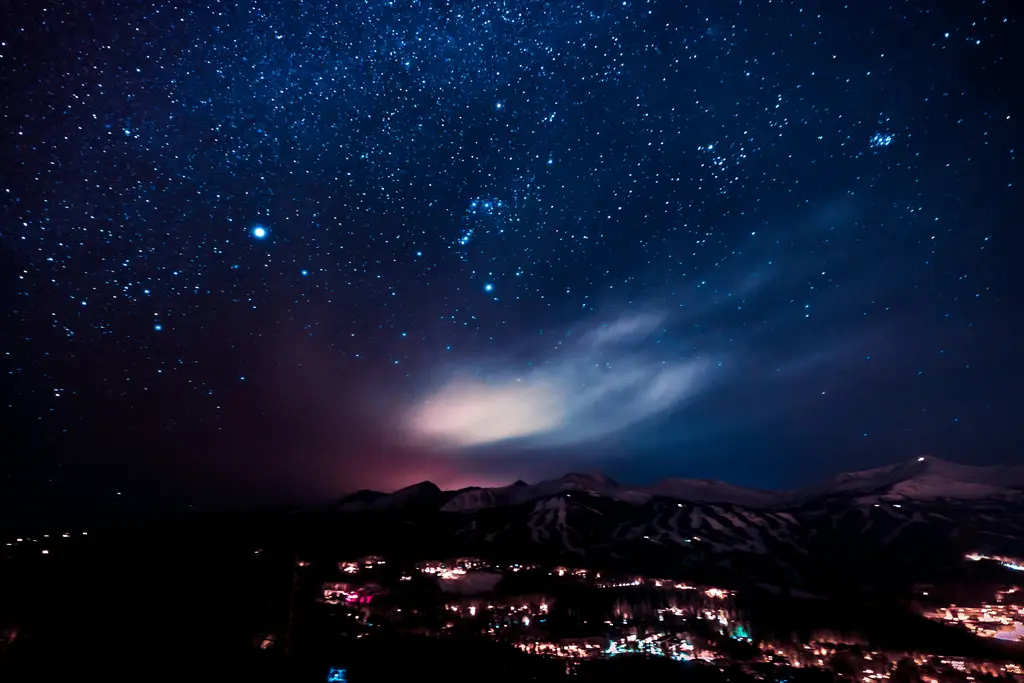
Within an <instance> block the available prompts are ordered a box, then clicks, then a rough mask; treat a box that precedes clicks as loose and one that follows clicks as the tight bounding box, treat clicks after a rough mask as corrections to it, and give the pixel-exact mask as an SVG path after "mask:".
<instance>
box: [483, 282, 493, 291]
mask: <svg viewBox="0 0 1024 683" xmlns="http://www.w3.org/2000/svg"><path fill="white" fill-rule="evenodd" d="M484 291H485V292H493V291H494V285H492V284H491V283H490V282H488V283H487V284H486V285H484Z"/></svg>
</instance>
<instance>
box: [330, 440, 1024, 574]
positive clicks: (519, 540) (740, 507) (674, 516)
mask: <svg viewBox="0 0 1024 683" xmlns="http://www.w3.org/2000/svg"><path fill="white" fill-rule="evenodd" d="M332 507H333V511H334V512H336V513H341V514H342V516H343V517H346V518H355V519H359V520H360V523H359V524H358V525H350V526H353V528H355V527H358V528H359V529H361V530H363V531H364V532H366V535H365V536H364V537H365V538H366V539H368V540H367V542H368V543H369V546H370V547H367V548H366V549H367V550H374V551H390V550H394V549H396V548H399V549H403V548H404V549H408V550H409V552H418V553H420V554H423V553H428V554H429V553H434V554H443V553H466V554H477V555H481V556H494V557H498V556H500V557H505V558H508V559H516V558H519V559H543V560H545V561H558V562H562V563H565V564H569V565H577V566H580V565H589V566H613V567H620V568H636V569H637V570H638V571H639V570H641V569H642V570H644V571H651V572H654V571H659V572H664V573H666V574H667V575H680V574H683V575H686V576H692V577H694V578H698V579H700V578H702V579H704V580H708V581H710V582H712V583H715V582H717V583H723V582H724V583H732V584H737V583H748V584H749V583H751V582H752V583H755V584H758V585H761V586H762V587H769V588H771V587H780V586H786V587H788V588H794V587H800V588H801V590H812V591H816V592H820V593H827V592H831V593H833V594H834V593H835V592H836V591H842V590H857V591H860V590H866V589H867V590H871V589H877V588H878V587H879V586H880V585H883V584H888V585H901V586H904V587H905V586H906V585H909V584H910V583H913V582H916V581H920V580H923V579H929V580H930V579H935V578H939V577H941V576H943V575H945V576H952V575H956V574H959V573H962V572H963V571H964V566H965V562H964V556H965V555H966V554H967V553H973V552H978V553H982V554H988V555H999V556H1009V557H1021V556H1022V555H1024V540H1022V539H1024V467H1020V466H1005V467H975V466H968V465H959V464H955V463H950V462H945V461H942V460H938V459H936V458H932V457H927V456H925V457H915V458H912V459H910V460H907V461H904V462H900V463H897V464H894V465H890V466H886V467H880V468H876V469H871V470H866V471H862V472H854V473H849V474H842V475H839V476H837V477H835V478H833V479H832V480H830V481H827V482H824V483H822V484H819V485H815V486H810V487H806V488H801V489H795V490H788V491H763V490H757V489H750V488H744V487H740V486H734V485H732V484H728V483H725V482H721V481H716V480H704V479H666V480H663V481H660V482H657V483H655V484H652V485H648V486H627V485H622V484H619V483H617V482H615V481H613V480H611V479H609V478H608V477H606V476H604V475H602V474H600V473H586V474H579V473H573V474H568V475H565V476H563V477H559V478H556V479H548V480H545V481H541V482H538V483H536V484H526V483H524V482H516V483H514V484H511V485H509V486H503V487H496V488H467V489H461V490H458V491H442V490H441V489H440V488H438V487H437V486H435V485H434V484H432V483H430V482H423V483H420V484H416V485H414V486H410V487H407V488H404V489H401V490H399V491H395V492H394V493H381V492H373V491H361V492H358V493H355V494H352V495H350V496H346V497H345V498H342V499H341V500H339V501H337V503H335V504H334V505H333V506H332ZM382 544H383V545H389V546H390V547H387V548H385V547H382ZM413 548H415V551H414V550H413ZM968 564H969V563H968Z"/></svg>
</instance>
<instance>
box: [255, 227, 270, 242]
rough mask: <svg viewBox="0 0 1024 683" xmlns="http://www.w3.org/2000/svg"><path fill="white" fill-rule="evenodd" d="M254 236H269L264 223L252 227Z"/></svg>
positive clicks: (259, 237)
mask: <svg viewBox="0 0 1024 683" xmlns="http://www.w3.org/2000/svg"><path fill="white" fill-rule="evenodd" d="M252 236H253V237H255V238H256V239H258V240H261V239H263V238H264V237H266V236H267V229H266V228H264V227H263V226H262V225H257V226H255V227H254V228H253V229H252Z"/></svg>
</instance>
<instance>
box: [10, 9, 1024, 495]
mask: <svg viewBox="0 0 1024 683" xmlns="http://www.w3.org/2000/svg"><path fill="white" fill-rule="evenodd" d="M16 5H17V6H16V7H12V8H11V9H9V10H8V13H7V16H8V18H9V21H7V22H5V24H6V26H5V28H4V29H2V40H0V73H2V75H3V83H4V92H5V93H6V96H5V97H3V98H2V102H0V122H2V123H0V126H2V132H3V139H4V140H5V143H6V144H5V149H6V154H7V158H6V159H5V163H4V170H3V173H2V186H0V193H2V197H3V202H2V204H0V217H2V231H3V232H2V242H0V248H2V254H0V256H2V273H0V274H2V277H3V285H2V297H3V302H4V306H5V309H6V311H5V313H6V315H5V319H6V325H5V327H6V331H5V333H4V335H3V337H2V345H3V347H2V348H0V352H2V357H0V360H2V363H0V371H2V375H3V377H4V385H3V386H4V389H5V396H6V401H5V405H4V408H5V410H6V417H5V418H4V424H5V427H7V428H8V431H9V432H10V433H11V434H12V435H13V436H12V438H11V440H10V443H11V448H12V450H13V451H15V457H14V458H12V459H11V462H12V463H13V464H12V466H11V470H10V471H11V474H10V476H9V480H10V481H24V480H27V479H31V480H32V481H33V482H36V483H40V484H41V485H42V486H44V487H45V486H55V487H57V486H65V487H68V486H73V485H72V484H71V483H69V480H70V479H71V478H72V477H73V476H74V477H78V476H81V475H82V473H83V472H94V471H95V470H96V469H97V467H99V464H102V465H103V466H104V467H107V466H109V467H111V468H112V469H114V470H115V471H118V472H132V473H134V474H131V475H123V476H136V475H137V474H138V473H139V472H142V471H145V472H161V473H166V472H167V471H168V470H174V471H176V472H177V473H178V476H180V477H181V478H183V479H186V480H188V479H197V478H198V479H216V478H217V477H222V478H224V479H225V480H228V481H237V480H238V479H239V477H241V475H239V474H238V473H239V472H240V471H241V470H242V469H246V470H252V469H256V470H261V471H265V472H267V473H270V474H268V475H267V476H268V478H269V479H275V480H279V478H280V476H281V474H282V473H287V474H288V476H290V477H292V478H293V479H295V480H301V479H303V477H305V481H307V482H308V481H309V480H310V479H316V480H317V481H319V482H326V483H327V484H328V485H329V486H330V487H334V488H338V487H344V486H347V485H349V484H350V483H353V482H357V481H358V483H362V484H366V483H374V482H375V481H376V480H377V479H380V478H381V477H383V476H384V475H383V474H381V473H382V472H385V471H390V470H401V471H402V472H403V473H408V475H409V476H414V475H415V476H419V475H420V474H425V475H428V476H429V475H430V473H431V468H432V467H433V468H435V469H437V468H440V469H442V470H443V469H444V467H450V465H447V464H446V465H444V466H443V467H442V465H441V464H439V463H450V462H452V458H455V459H456V461H457V464H456V465H454V468H455V469H456V470H459V471H460V472H464V471H465V469H466V468H467V467H470V466H471V465H468V464H466V460H467V459H468V460H469V461H471V462H474V463H475V462H477V461H478V460H479V458H477V457H476V455H477V451H476V450H474V449H473V448H470V449H469V451H466V449H465V447H466V446H467V445H472V446H479V445H482V444H485V443H490V444H491V445H492V446H493V445H500V442H501V441H503V440H505V439H508V438H513V439H514V440H517V439H526V440H527V441H529V440H530V438H534V437H537V436H538V435H542V434H543V435H547V436H549V437H550V436H551V435H552V434H556V435H558V438H557V439H555V440H554V441H552V440H551V439H547V438H546V439H544V440H543V444H544V446H545V447H546V448H549V449H556V450H555V451H554V452H556V453H563V454H564V457H565V458H570V457H572V456H571V455H569V454H568V453H569V452H570V451H571V448H569V447H568V446H566V444H570V445H571V444H577V445H582V444H585V443H587V442H589V441H590V440H592V439H594V438H599V435H600V438H605V437H607V436H608V434H609V430H611V431H614V433H615V434H618V435H619V436H621V439H620V441H619V442H617V443H614V447H612V446H609V448H610V449H611V450H610V451H609V453H608V454H606V455H607V457H608V458H609V459H610V462H611V463H612V465H611V467H612V469H613V470H614V469H615V467H616V466H625V465H622V463H626V464H628V465H629V466H630V467H632V466H633V465H634V464H635V463H638V462H643V463H645V465H644V466H643V467H646V468H647V470H644V471H646V472H647V473H648V474H650V473H652V472H666V473H673V474H675V473H683V474H685V473H688V472H690V471H691V470H693V469H694V468H696V469H697V470H701V468H703V470H701V471H707V472H709V473H711V474H714V475H715V476H728V475H727V472H725V471H721V470H723V469H724V468H730V467H732V466H734V465H735V464H737V463H741V464H742V463H748V464H749V463H770V466H769V465H764V466H763V468H762V469H761V470H758V471H760V472H761V475H764V476H763V479H764V481H763V482H751V483H763V484H764V485H772V484H777V483H789V482H788V481H785V477H784V476H782V477H780V476H779V475H778V474H777V471H778V469H779V467H780V466H781V468H782V469H783V470H785V469H786V466H787V465H795V464H796V463H798V462H803V460H801V458H803V459H804V460H810V459H814V460H816V461H817V460H820V457H821V455H822V454H823V453H825V452H832V453H837V454H840V455H842V457H846V458H848V459H864V458H867V459H868V460H870V459H871V458H872V457H874V458H876V459H877V458H885V457H904V456H905V455H906V452H905V450H906V449H911V450H913V451H914V452H917V451H923V450H931V451H936V450H941V449H942V448H949V449H960V451H965V450H967V451H970V450H971V449H975V450H976V449H978V448H980V447H981V446H983V445H984V444H988V443H989V442H998V443H1002V442H1001V441H1000V439H1001V438H1003V437H1005V438H1007V439H1009V438H1010V436H1012V435H1008V434H1007V433H1006V424H1007V421H1008V419H1009V417H1008V416H1010V415H1012V414H1015V412H1014V408H1013V405H1015V404H1013V403H1012V401H1013V400H1014V399H1013V395H1014V394H1015V391H1014V389H1013V387H1011V385H1010V381H1009V380H1008V379H1007V376H1008V369H1007V368H1008V367H1013V368H1018V369H1019V361H1016V360H1015V355H1014V352H1013V349H1012V343H1011V341H1009V339H1010V337H1011V336H1012V335H1013V333H1014V329H1013V325H1012V323H1009V322H1008V317H1009V316H1010V312H1011V311H1012V310H1014V308H1015V306H1017V305H1018V304H1019V303H1020V295H1019V291H1020V290H1019V288H1018V287H1017V286H1016V285H1015V283H1016V282H1018V280H1016V279H1015V278H1016V276H1015V275H1013V274H1012V273H1013V272H1014V271H1013V270H1012V265H1013V263H1014V259H1012V258H1011V257H1009V255H1008V254H1009V252H1010V251H1012V249H1013V247H1014V246H1015V245H1017V244H1019V237H1017V236H1016V235H1014V234H1013V232H1012V229H1013V227H1014V226H1013V225H1012V223H1011V220H1012V218H1014V217H1016V216H1017V215H1019V207H1020V203H1019V191H1020V190H1019V186H1018V184H1017V174H1018V163H1019V162H1018V160H1017V154H1018V146H1019V144H1020V139H1019V127H1018V126H1019V124H1018V122H1017V119H1016V118H1015V115H1016V114H1017V113H1018V112H1019V104H1020V101H1019V95H1016V94H1014V93H1015V90H1016V89H1015V86H1014V85H1013V83H1014V78H1015V74H1016V72H1017V68H1018V67H1019V66H1020V64H1019V61H1015V60H1014V59H1013V58H1012V57H1011V55H1012V54H1013V51H1012V50H1011V49H1010V47H1011V45H1012V42H1013V40H1014V36H1015V34H1016V33H1017V32H1019V31H1020V27H1021V24H1020V20H1019V18H1018V14H1017V13H1016V12H1015V8H1014V5H1013V3H1012V2H994V1H991V0H987V1H978V0H975V1H973V2H969V3H962V4H960V5H959V6H956V7H953V6H952V5H949V6H941V5H939V6H930V5H929V4H927V3H913V2H904V1H900V2H888V3H886V2H869V3H867V4H864V3H855V4H847V5H843V4H836V3H824V2H818V3H799V2H781V3H780V2H768V1H767V0H765V1H761V2H759V1H750V0H746V1H744V0H739V1H734V2H715V3H711V2H702V3H679V2H669V1H666V0H650V1H638V0H625V1H622V2H605V1H602V2H597V1H586V0H585V1H578V2H577V1H574V2H568V1H567V2H557V3H537V2H527V1H525V0H493V1H491V0H467V1H466V2H453V1H450V0H415V1H413V2H394V1H391V0H354V1H352V2H325V1H322V0H314V1H313V2H302V3H284V2H274V1H268V2H237V3H232V2H213V3H208V4H207V5H205V6H198V5H195V4H194V3H193V4H189V3H186V4H179V5H159V4H150V3H129V2H125V1H119V0H110V1H107V2H101V3H95V4H89V5H74V4H70V5H69V4H60V3H28V2H23V3H16ZM638 316H639V319H642V320H652V319H655V320H657V321H658V323H657V325H656V326H654V327H652V328H651V329H645V331H644V333H643V335H641V336H640V337H636V336H631V337H630V341H629V343H628V345H626V346H622V345H615V344H613V345H611V346H610V347H608V348H605V347H603V346H601V345H598V347H599V348H596V349H595V346H594V345H593V344H588V343H584V342H581V341H579V339H580V338H581V337H582V338H590V339H593V335H594V334H598V333H599V331H600V330H602V329H605V330H607V329H609V328H612V329H616V325H619V326H621V325H627V326H628V325H630V324H632V322H631V321H636V320H637V319H638ZM651 316H653V317H651ZM587 335H590V337H587ZM1007 363H1017V364H1016V365H1012V366H1008V365H1007ZM698 369H699V372H698ZM673 373H675V374H673ZM679 373H682V374H679ZM1009 374H1012V373H1009ZM684 376H685V377H684ZM698 379H699V381H698ZM516 380H522V381H524V382H526V384H527V386H526V387H523V386H521V385H520V386H518V387H516V386H513V385H515V384H516ZM681 383H682V384H683V385H685V386H681ZM587 391H590V392H591V393H587ZM623 391H626V392H627V394H628V396H629V398H628V399H625V400H626V405H627V407H626V408H625V410H626V411H627V412H628V411H630V410H632V412H631V413H630V414H629V415H628V416H624V415H621V414H617V411H618V409H619V408H620V407H621V405H622V404H621V403H620V401H621V400H623V399H622V398H621V397H622V396H623V393H622V392H623ZM594 392H596V393H597V394H600V400H597V399H595V400H594V401H593V402H587V401H586V400H584V399H582V398H581V396H591V395H595V394H594ZM652 392H653V393H652ZM615 397H619V398H615ZM452 401H455V402H456V403H458V404H459V405H460V406H463V404H467V402H468V404H467V405H468V407H465V406H464V407H465V410H466V411H468V413H467V415H469V417H465V415H464V416H463V417H462V418H460V417H458V416H457V415H456V413H458V410H457V409H456V408H452V407H451V402H452ZM524 402H525V403H526V404H530V403H531V402H534V405H533V406H532V407H529V406H528V405H527V406H524V405H521V404H523V403H524ZM549 404H550V405H549ZM439 405H440V406H448V408H447V409H445V410H441V411H440V412H441V413H443V414H439V412H438V410H439V409H438V406H439ZM545 406H547V409H544V407H545ZM628 406H632V408H630V407H628ZM649 406H657V409H656V410H648V409H647V407H649ZM489 411H490V412H489ZM510 413H513V414H514V415H513V416H511V417H510ZM460 414H461V413H460ZM424 416H426V417H424ZM613 416H614V417H613ZM505 418H507V420H506V421H504V422H503V421H502V420H503V419H505ZM424 420H426V422H424ZM467 420H468V423H467ZM527 423H529V424H527ZM466 424H470V425H471V427H467V428H466V429H469V431H468V432H467V431H465V430H463V431H461V432H459V431H458V430H459V426H460V425H462V426H463V427H465V425H466ZM598 425H604V426H605V427H608V428H607V429H598V428H597V426H598ZM612 428H613V429H612ZM395 433H399V434H400V435H401V436H399V437H396V438H394V439H392V440H391V441H388V438H390V437H388V438H385V437H386V435H389V434H395ZM424 434H428V435H432V436H437V435H439V434H442V435H446V436H447V437H450V438H449V439H448V441H447V442H446V443H447V445H446V446H438V445H437V444H436V443H434V441H433V439H432V438H431V439H426V441H424V440H423V437H424ZM638 434H640V436H637V435H638ZM487 435H490V436H487ZM1000 435H1002V436H1000ZM485 437H486V438H485ZM492 437H493V438H492ZM385 441H388V443H391V445H390V446H381V445H380V444H381V443H383V442H385ZM428 442H429V443H428ZM453 443H454V444H455V446H454V447H453V446H452V444H453ZM517 443H519V442H518V441H517ZM606 443H610V442H608V441H607V439H606ZM520 445H521V446H524V445H525V444H520ZM533 445H535V446H536V445H538V444H536V443H534V444H533ZM438 449H440V450H438ZM557 449H563V450H562V451H559V450H557ZM566 449H567V450H566ZM801 449H802V450H801ZM427 450H429V451H430V453H431V454H433V455H429V456H428V455H426V454H425V451H427ZM498 450H499V451H501V449H500V448H499V449H498ZM996 450H998V449H996ZM782 451H792V452H797V453H804V455H802V456H798V455H794V456H785V455H779V453H780V452H782ZM467 452H471V453H473V454H474V455H473V456H469V455H467ZM502 452H504V451H502ZM550 454H551V451H548V456H550ZM871 454H873V455H871ZM491 455H492V456H493V458H499V459H500V457H502V456H501V454H500V453H498V454H491ZM946 455H947V456H948V455H950V454H949V453H947V454H946ZM952 455H954V456H955V455H956V454H955V453H954V454H952ZM961 456H963V453H962V452H961ZM594 457H596V456H594ZM602 457H603V456H602ZM787 457H789V458H790V459H788V460H787ZM431 458H434V459H433V460H431ZM460 458H461V460H459V459H460ZM493 458H488V459H487V460H488V462H491V461H492V460H493ZM554 459H555V460H556V461H557V460H558V457H555V458H554ZM339 463H340V464H339ZM354 463H358V466H357V465H356V464H354ZM396 463H398V464H396ZM424 463H426V464H424ZM460 463H461V464H460ZM615 463H619V465H616V464H615ZM701 463H703V464H701ZM253 465H255V467H253ZM643 467H641V468H640V469H641V470H643ZM133 468H134V469H133ZM567 468H568V467H567V466H556V467H555V469H567ZM715 468H718V469H715ZM72 470H73V471H74V472H75V473H76V474H75V475H71V474H69V472H71V471H72ZM445 471H448V470H445ZM769 471H771V472H775V474H770V475H769V474H768V472H769ZM310 472H315V473H316V474H315V475H311V474H309V473H310ZM197 473H198V474H197ZM325 473H326V474H325ZM761 475H757V476H761ZM161 476H163V475H161ZM246 476H249V475H246ZM252 476H256V475H252ZM403 476H404V475H403ZM772 477H775V478H772ZM243 478H244V477H243ZM257 478H258V477H257ZM87 479H88V480H89V482H91V483H89V484H88V486H89V487H91V488H97V490H98V488H102V485H100V484H95V483H94V479H91V478H88V477H87ZM389 481H390V480H389ZM111 486H112V485H111ZM123 488H125V487H124V486H122V485H121V484H118V485H117V489H118V490H121V489H123ZM112 490H113V489H112Z"/></svg>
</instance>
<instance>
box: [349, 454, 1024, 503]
mask: <svg viewBox="0 0 1024 683" xmlns="http://www.w3.org/2000/svg"><path fill="white" fill-rule="evenodd" d="M574 491H579V492H589V493H592V494H596V495H599V496H603V497H606V498H610V499H612V500H616V501H620V502H624V503H631V504H636V505H642V504H646V503H649V502H650V501H652V500H654V499H658V498H669V499H674V500H682V501H687V502H692V503H702V504H716V503H717V504H727V505H737V506H741V507H745V508H751V509H783V510H784V509H789V508H795V507H799V506H800V505H803V504H806V503H807V502H808V501H811V500H814V499H823V498H830V497H840V496H842V497H853V498H854V499H855V500H856V501H857V502H858V503H860V504H862V505H868V504H877V503H879V502H893V501H899V500H902V499H907V500H911V499H913V500H941V499H947V498H949V499H958V500H960V499H983V498H1015V497H1018V496H1021V495H1022V494H1024V466H1020V465H1008V466H1000V465H994V466H975V465H962V464H958V463H952V462H948V461H945V460H940V459H938V458H934V457H931V456H919V457H915V458H912V459H910V460H905V461H902V462H898V463H894V464H892V465H886V466H882V467H877V468H872V469H868V470H862V471H858V472H847V473H842V474H839V475H836V476H835V477H833V478H831V479H830V480H827V481H825V482H822V483H820V484H815V485H811V486H807V487H801V488H796V489H788V490H777V491H773V490H763V489H755V488H749V487H744V486H738V485H735V484H730V483H728V482H724V481H720V480H717V479H691V478H683V477H672V478H667V479H663V480H661V481H658V482H655V483H653V484H649V485H645V486H629V485H621V484H619V483H618V482H616V481H614V480H612V479H611V478H609V477H607V476H605V475H604V474H602V473H600V472H586V473H580V472H570V473H568V474H565V475H563V476H561V477H556V478H553V479H545V480H542V481H539V482H537V483H535V484H527V483H524V482H522V481H521V480H520V481H516V482H515V483H513V484H509V485H506V486H497V487H489V488H487V487H475V486H473V487H468V488H463V489H458V490H451V491H445V490H442V489H441V488H440V487H438V486H437V485H435V484H433V483H432V482H429V481H424V482H420V483H417V484H413V485H412V486H407V487H405V488H402V489H399V490H397V491H394V492H392V493H382V492H377V491H367V490H363V491H359V492H356V493H354V494H350V495H348V496H345V497H343V498H342V499H341V500H339V501H338V503H339V506H340V508H341V509H343V510H357V509H375V510H381V509H386V508H388V507H392V506H396V505H403V504H406V503H408V502H410V501H415V500H419V499H423V498H430V499H431V500H432V501H440V510H441V511H443V512H473V511H477V510H482V509H487V508H493V507H502V506H508V505H522V504H525V503H529V502H531V501H536V500H541V499H544V498H548V497H551V496H558V495H562V494H571V493H572V492H574Z"/></svg>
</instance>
